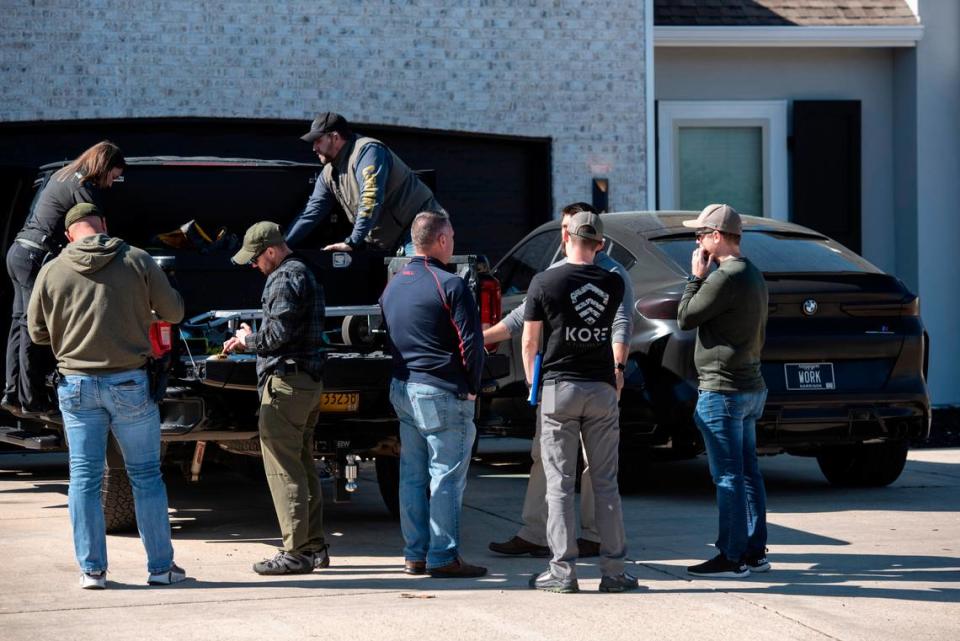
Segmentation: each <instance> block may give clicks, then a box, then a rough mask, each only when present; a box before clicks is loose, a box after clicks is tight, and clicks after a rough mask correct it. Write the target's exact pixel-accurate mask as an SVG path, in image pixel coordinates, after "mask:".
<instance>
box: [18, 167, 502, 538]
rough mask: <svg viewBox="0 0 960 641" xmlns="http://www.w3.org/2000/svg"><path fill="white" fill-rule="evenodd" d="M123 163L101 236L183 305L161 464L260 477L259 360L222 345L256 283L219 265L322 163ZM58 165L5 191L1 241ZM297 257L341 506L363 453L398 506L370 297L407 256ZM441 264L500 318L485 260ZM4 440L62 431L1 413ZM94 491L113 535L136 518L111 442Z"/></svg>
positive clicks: (381, 347)
mask: <svg viewBox="0 0 960 641" xmlns="http://www.w3.org/2000/svg"><path fill="white" fill-rule="evenodd" d="M127 162H128V167H127V169H126V171H125V173H124V176H123V179H122V181H121V182H118V183H115V184H114V186H113V188H111V189H110V190H108V191H106V192H105V194H104V209H105V211H106V213H107V216H108V226H109V230H110V234H111V235H113V236H117V237H120V238H123V239H124V240H126V241H127V242H129V243H131V244H133V245H137V246H139V247H142V248H145V249H147V250H148V251H149V252H150V253H151V255H153V256H154V259H155V260H156V261H157V263H158V264H159V265H160V266H161V267H162V268H163V269H164V271H165V272H166V273H167V274H168V275H169V277H170V278H171V280H172V282H173V283H174V285H175V286H176V287H177V289H178V290H179V291H180V292H181V294H182V295H183V297H184V301H185V304H186V316H185V318H184V321H183V322H182V323H180V324H179V325H176V326H173V327H172V328H171V330H172V332H171V333H172V340H171V343H172V348H173V349H172V353H171V357H172V358H171V360H172V368H171V371H170V380H169V385H168V387H167V394H166V397H165V398H164V399H163V400H162V401H161V403H160V410H161V420H162V424H161V431H162V442H163V444H164V464H165V465H170V464H179V465H180V467H181V469H182V470H183V471H184V473H185V474H186V475H187V476H188V477H189V478H190V479H191V480H193V481H197V480H199V476H200V471H201V467H202V464H203V461H204V460H205V459H210V458H213V457H216V458H217V459H219V460H220V461H223V462H226V463H227V464H228V465H230V466H233V467H235V468H236V469H238V470H241V471H249V472H253V473H255V474H257V475H262V465H261V463H260V458H259V454H260V443H259V438H258V434H257V419H256V411H257V407H258V399H257V394H256V373H255V359H254V357H252V356H247V355H231V356H230V357H227V358H223V357H220V356H218V352H219V351H220V346H221V345H222V342H223V341H224V340H225V339H226V337H227V336H228V335H229V334H230V332H232V331H233V329H235V328H236V326H237V325H238V324H239V323H240V322H249V323H251V324H253V325H256V324H257V323H258V321H259V319H260V315H261V312H260V295H261V292H262V289H263V283H264V277H263V276H262V275H261V274H260V273H259V272H258V271H256V270H253V269H250V268H248V267H237V266H234V265H232V264H231V263H230V262H229V257H230V256H231V255H232V252H233V251H234V250H235V242H233V243H232V242H231V241H230V234H235V235H236V236H242V234H243V232H244V230H245V229H246V228H247V227H248V226H249V225H250V224H252V223H254V222H256V221H258V220H274V221H276V222H278V223H280V224H281V225H285V224H287V223H289V222H290V220H292V218H293V217H294V216H295V215H296V214H297V212H299V210H300V209H301V208H302V206H303V203H304V202H305V201H306V198H307V196H308V195H309V193H310V191H311V190H312V183H313V181H314V180H315V177H316V174H317V172H318V171H319V169H320V166H319V165H315V164H301V163H293V162H287V161H266V160H250V159H225V158H179V157H152V158H128V159H127ZM62 165H63V163H56V164H51V165H46V166H44V167H41V168H40V170H39V172H37V175H36V177H35V178H32V179H31V182H29V183H26V184H24V185H22V186H21V189H20V191H19V192H18V194H14V195H13V197H12V198H11V200H12V202H13V203H14V204H13V209H12V212H11V214H10V215H9V216H8V218H7V227H6V229H5V230H4V242H3V247H4V248H6V247H9V245H10V242H12V239H13V236H14V235H15V234H16V232H17V231H18V230H19V228H20V225H21V224H22V222H23V220H24V219H25V217H26V215H27V213H28V212H29V208H30V205H31V203H32V199H33V198H32V197H33V196H35V195H36V194H37V193H39V190H40V189H42V187H43V185H44V184H45V181H46V180H49V178H50V176H51V175H52V174H53V172H55V171H56V170H57V169H58V168H59V167H61V166H62ZM189 221H194V224H193V225H190V226H186V227H185V230H186V233H184V234H180V233H179V232H176V230H178V229H179V228H180V227H181V226H184V225H185V223H187V222H189ZM198 226H199V229H198ZM349 228H350V227H349V223H348V221H346V219H345V217H344V216H343V215H342V212H341V213H335V214H334V215H333V216H332V217H331V220H330V224H327V225H321V229H318V230H317V231H316V232H315V233H314V234H313V235H312V236H311V237H310V238H308V239H307V241H306V243H305V246H306V247H314V248H315V247H322V246H324V245H326V244H328V243H329V242H334V241H338V240H341V239H342V238H344V237H345V236H346V235H347V233H348V230H349ZM171 231H174V232H176V233H174V234H173V236H174V237H175V238H179V240H180V241H181V242H180V245H181V246H179V247H171V246H170V244H169V243H162V242H160V241H159V240H158V238H157V237H158V235H160V234H163V233H166V232H171ZM218 237H219V240H218ZM166 238H168V239H169V238H170V236H169V235H168V236H166ZM174 244H176V243H174ZM303 253H304V254H305V255H307V258H308V259H309V260H311V261H312V262H313V263H314V264H315V265H317V266H318V267H319V268H320V272H321V274H322V278H323V285H324V290H325V296H326V303H327V319H326V335H325V338H326V342H327V364H326V366H325V370H324V393H323V398H322V399H321V413H320V419H319V422H318V424H317V428H316V431H315V454H316V457H317V458H318V459H319V460H320V461H321V462H322V464H324V465H325V466H326V468H327V470H328V471H329V472H330V473H331V474H332V475H333V476H334V477H335V479H336V496H335V498H336V500H337V501H348V500H349V499H350V495H351V493H352V492H354V491H355V490H356V489H357V479H358V474H357V473H358V468H359V466H360V465H361V464H363V463H365V462H370V461H372V462H373V464H374V465H375V466H376V471H377V481H378V485H379V488H380V492H381V495H382V496H383V499H384V502H385V504H386V506H387V508H388V509H389V510H390V511H391V512H392V513H394V514H397V513H398V484H399V464H398V458H397V457H398V455H399V451H400V442H399V437H398V429H397V419H396V416H395V415H394V412H393V409H392V407H391V405H390V402H389V399H388V388H389V379H390V371H391V362H390V356H389V354H388V353H387V352H386V345H385V334H384V332H383V330H381V328H380V326H381V323H380V310H379V307H378V306H377V300H378V299H379V296H380V294H381V292H382V291H383V287H384V286H385V284H386V282H387V279H388V278H389V275H390V274H391V273H394V272H395V271H396V269H398V268H399V266H400V265H402V264H403V263H404V262H405V260H406V259H403V258H396V257H391V256H388V255H386V254H384V253H378V252H371V251H358V252H350V253H331V252H322V251H319V250H309V249H308V250H303ZM449 268H450V269H451V270H455V271H456V272H457V273H458V274H460V275H461V276H462V277H463V278H464V279H465V280H466V281H467V283H468V284H469V285H470V286H471V288H472V290H473V292H474V294H475V297H476V298H477V300H478V302H479V303H480V305H481V316H482V319H483V321H484V323H486V324H492V323H495V322H496V321H497V320H499V313H500V311H499V309H500V290H499V284H498V283H497V281H496V280H495V279H493V278H492V277H491V276H490V275H489V274H488V271H489V270H488V269H487V264H486V261H485V259H483V258H482V257H476V256H457V257H454V260H453V262H452V264H451V265H450V266H449ZM5 289H7V290H8V289H9V288H5ZM4 296H5V299H4V300H3V301H2V304H4V305H6V307H4V309H9V304H10V301H9V298H10V297H9V291H5V292H4ZM6 322H7V323H9V319H6ZM5 329H6V328H5V327H4V328H3V331H5ZM487 367H488V371H487V374H486V376H485V378H486V379H489V380H491V381H492V380H494V379H495V378H497V377H499V376H502V375H503V374H504V372H505V371H506V361H505V358H503V357H494V358H492V359H490V361H489V362H488V365H487ZM0 441H2V442H6V443H9V444H15V445H18V446H21V447H25V448H30V449H40V450H57V449H64V448H65V443H64V439H63V435H62V430H61V428H60V426H59V425H57V424H55V423H51V422H43V421H33V420H23V419H17V418H16V417H13V416H11V415H8V414H5V413H0ZM111 441H112V439H111ZM102 497H103V505H104V513H105V516H106V519H107V527H108V529H109V530H111V531H118V530H122V529H127V528H130V527H132V526H133V525H134V524H135V516H134V511H133V500H132V494H131V491H130V485H129V480H128V479H127V477H126V473H125V471H124V469H123V465H122V458H121V457H120V454H119V450H118V448H117V447H116V444H115V443H112V442H111V445H110V446H109V447H108V453H107V470H106V472H105V476H104V486H103V492H102Z"/></svg>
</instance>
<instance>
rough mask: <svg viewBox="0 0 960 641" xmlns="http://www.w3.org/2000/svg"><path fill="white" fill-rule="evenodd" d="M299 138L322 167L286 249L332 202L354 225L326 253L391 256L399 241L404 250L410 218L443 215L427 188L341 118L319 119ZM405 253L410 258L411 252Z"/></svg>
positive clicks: (324, 214)
mask: <svg viewBox="0 0 960 641" xmlns="http://www.w3.org/2000/svg"><path fill="white" fill-rule="evenodd" d="M300 139H301V140H304V141H306V142H309V143H313V151H314V153H315V154H317V157H318V158H319V159H320V162H322V163H323V164H324V167H323V170H322V171H321V172H320V175H319V176H318V177H317V182H316V186H315V187H314V188H313V194H311V196H310V198H309V199H308V200H307V206H306V207H305V208H304V209H303V211H302V212H300V214H299V215H297V217H296V219H294V221H293V223H292V224H291V225H290V228H289V229H288V230H287V234H286V240H287V243H288V244H289V245H291V246H293V247H296V246H298V245H299V244H300V243H302V242H303V240H304V239H305V238H306V237H307V236H308V235H309V234H310V232H311V231H312V230H313V229H314V228H315V227H316V226H317V225H318V224H319V223H321V222H322V221H323V220H325V219H326V218H327V216H329V215H330V208H331V207H332V206H333V203H334V202H337V203H339V204H340V206H341V207H342V208H343V211H344V212H345V213H346V215H347V218H348V219H349V220H350V222H351V223H353V232H352V233H351V234H350V235H349V236H348V237H347V238H345V239H344V240H343V242H339V243H333V244H332V245H327V246H326V247H324V248H323V249H325V250H328V251H352V250H353V249H356V248H359V247H370V248H371V249H378V250H384V251H390V250H393V249H395V248H396V247H397V245H398V244H399V243H400V242H401V241H403V242H404V243H405V244H407V245H409V239H410V223H411V222H413V218H414V216H416V215H417V214H418V213H419V212H421V211H443V208H442V207H441V206H440V203H438V202H437V200H436V198H434V196H433V192H432V191H430V188H429V187H427V186H426V185H424V184H423V183H422V182H420V179H419V178H418V177H417V175H416V174H415V173H414V172H413V171H412V170H411V169H410V168H409V167H407V165H406V164H405V163H404V162H403V161H402V160H400V158H399V157H398V156H397V155H396V154H395V153H393V152H392V151H390V149H389V148H387V146H386V145H384V144H383V143H382V142H380V141H379V140H376V139H374V138H368V137H365V136H359V135H357V134H355V133H353V131H352V130H351V129H350V124H349V123H348V122H347V120H346V119H345V118H344V117H343V116H341V115H340V114H337V113H333V112H329V111H328V112H326V113H323V114H320V115H319V116H317V118H316V119H315V120H314V121H313V123H312V124H311V125H310V131H308V132H307V133H306V134H304V135H303V136H301V137H300ZM406 249H408V250H410V251H406V252H405V253H407V254H412V248H411V247H407V248H406Z"/></svg>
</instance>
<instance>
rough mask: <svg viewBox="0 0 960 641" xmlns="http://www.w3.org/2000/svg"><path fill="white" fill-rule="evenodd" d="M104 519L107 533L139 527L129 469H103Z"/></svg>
mask: <svg viewBox="0 0 960 641" xmlns="http://www.w3.org/2000/svg"><path fill="white" fill-rule="evenodd" d="M100 504H101V505H102V506H103V520H104V523H105V524H106V526H107V534H115V533H120V532H132V531H135V530H136V529H137V515H136V512H135V511H134V505H133V488H132V487H130V477H128V476H127V470H126V469H124V467H123V466H122V465H121V466H120V467H110V466H107V467H106V468H104V470H103V488H102V489H101V490H100Z"/></svg>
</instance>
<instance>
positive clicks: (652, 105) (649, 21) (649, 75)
mask: <svg viewBox="0 0 960 641" xmlns="http://www.w3.org/2000/svg"><path fill="white" fill-rule="evenodd" d="M643 11H644V15H643V22H644V24H643V38H644V40H645V42H644V47H645V51H646V53H645V54H644V60H645V61H646V67H647V68H646V69H645V70H644V71H645V76H646V77H645V78H644V94H645V96H644V98H645V101H646V106H647V109H646V112H647V122H646V128H647V135H646V136H645V138H646V141H645V146H646V152H645V154H644V155H645V157H646V159H647V167H646V169H647V209H649V210H650V211H653V210H655V209H656V208H657V187H656V185H657V164H656V163H655V162H654V161H653V154H654V153H655V150H656V147H657V144H656V140H657V131H656V127H657V118H656V96H655V94H656V86H655V84H654V77H655V76H654V67H656V65H655V64H654V57H655V56H656V54H655V53H654V51H653V38H654V35H653V34H654V33H655V27H654V26H653V14H654V10H653V0H646V4H645V5H644V9H643Z"/></svg>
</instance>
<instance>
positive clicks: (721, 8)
mask: <svg viewBox="0 0 960 641" xmlns="http://www.w3.org/2000/svg"><path fill="white" fill-rule="evenodd" d="M654 24H655V25H656V26H660V27H674V26H691V27H706V26H713V27H719V26H736V27H750V26H779V27H790V26H818V27H841V26H844V27H846V26H861V27H868V26H895V25H916V24H917V17H916V16H915V15H914V14H913V11H912V10H911V9H910V7H909V6H908V5H907V3H906V0H654Z"/></svg>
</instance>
